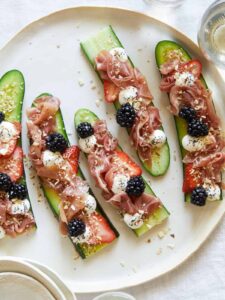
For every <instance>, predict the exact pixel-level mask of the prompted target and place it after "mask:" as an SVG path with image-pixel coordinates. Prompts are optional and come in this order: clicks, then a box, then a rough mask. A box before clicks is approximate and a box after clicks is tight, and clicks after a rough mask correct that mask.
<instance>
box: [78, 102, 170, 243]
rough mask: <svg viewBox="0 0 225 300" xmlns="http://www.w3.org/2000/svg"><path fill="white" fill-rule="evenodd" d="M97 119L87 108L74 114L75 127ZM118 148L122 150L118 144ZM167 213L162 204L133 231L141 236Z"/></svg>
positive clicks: (147, 187)
mask: <svg viewBox="0 0 225 300" xmlns="http://www.w3.org/2000/svg"><path fill="white" fill-rule="evenodd" d="M97 120H98V117H97V116H96V115H95V114H94V113H93V112H92V111H90V110H89V109H85V108H82V109H79V110H78V111H77V112H76V113H75V116H74V124H75V128H77V126H78V125H79V124H80V123H82V122H89V123H90V124H94V123H95V122H96V121H97ZM119 148H120V149H121V150H122V148H121V147H120V146H119ZM143 179H144V178H143ZM144 181H145V185H146V187H145V192H146V193H148V194H150V195H154V196H155V194H154V192H153V190H152V189H151V187H150V186H149V185H148V183H147V182H146V180H145V179H144ZM169 215H170V213H169V212H168V210H167V209H166V208H165V207H164V206H161V207H160V208H158V209H157V210H156V211H155V212H154V214H152V215H151V216H150V217H149V218H148V219H147V220H145V222H144V224H143V225H142V226H141V227H140V228H138V229H133V231H134V233H135V234H136V235H137V236H138V237H139V236H142V235H143V234H144V233H146V232H148V231H149V230H150V229H151V228H153V227H154V226H156V225H158V224H161V223H162V222H163V221H164V220H165V219H167V218H168V217H169Z"/></svg>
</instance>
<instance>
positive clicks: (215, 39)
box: [198, 0, 225, 68]
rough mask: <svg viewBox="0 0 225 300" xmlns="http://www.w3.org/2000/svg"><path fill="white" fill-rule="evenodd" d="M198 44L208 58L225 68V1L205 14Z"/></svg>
mask: <svg viewBox="0 0 225 300" xmlns="http://www.w3.org/2000/svg"><path fill="white" fill-rule="evenodd" d="M198 43H199V46H200V48H201V50H202V52H203V54H204V55H205V56H206V58H208V59H209V60H212V61H213V62H214V63H216V64H217V65H218V66H220V67H222V68H225V1H221V0H219V1H216V2H214V3H213V4H212V5H211V6H210V7H209V8H208V9H207V10H206V12H205V13H204V15H203V18H202V21H201V26H200V29H199V32H198Z"/></svg>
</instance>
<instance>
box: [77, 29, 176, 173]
mask: <svg viewBox="0 0 225 300" xmlns="http://www.w3.org/2000/svg"><path fill="white" fill-rule="evenodd" d="M80 45H81V49H82V51H83V52H84V54H85V56H86V57H87V59H88V61H89V62H90V64H91V65H92V66H93V68H94V69H95V71H96V73H97V75H98V77H99V78H100V80H101V77H100V74H99V73H98V72H97V70H96V68H95V61H94V58H95V57H96V56H97V55H98V53H99V52H100V51H101V50H103V49H104V50H108V51H109V50H111V49H112V48H115V47H122V48H124V47H123V45H122V43H121V42H120V40H119V38H118V37H117V35H116V33H115V31H114V30H113V28H112V26H108V27H106V28H104V29H103V30H101V31H100V32H99V33H98V34H97V35H96V36H95V37H93V38H91V39H89V40H87V41H85V42H83V43H81V44H80ZM129 62H130V64H131V65H132V66H133V67H134V64H133V62H132V60H131V59H130V58H129ZM101 81H102V80H101ZM114 106H115V108H116V109H118V108H119V107H120V104H119V102H118V101H116V102H115V103H114ZM161 129H162V130H163V127H162V128H161ZM128 133H129V132H128ZM137 155H138V157H139V160H140V161H141V163H142V165H143V167H144V168H145V170H146V171H147V172H148V173H150V174H151V175H152V176H153V177H158V176H162V175H164V174H165V173H166V171H167V170H168V168H169V165H170V148H169V144H168V142H166V143H165V145H164V146H163V147H162V148H161V149H160V150H159V149H156V150H154V151H153V153H152V155H151V156H152V157H153V159H152V164H151V165H150V166H149V165H147V164H146V163H145V162H144V161H143V160H142V159H141V157H140V156H139V153H137Z"/></svg>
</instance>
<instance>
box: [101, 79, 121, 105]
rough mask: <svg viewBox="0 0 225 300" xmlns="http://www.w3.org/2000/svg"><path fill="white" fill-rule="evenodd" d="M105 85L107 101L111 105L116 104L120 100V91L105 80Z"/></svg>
mask: <svg viewBox="0 0 225 300" xmlns="http://www.w3.org/2000/svg"><path fill="white" fill-rule="evenodd" d="M103 85H104V96H105V101H106V102H109V103H112V102H115V101H116V100H117V98H118V95H119V92H120V89H119V88H118V87H117V86H116V85H115V84H114V83H113V82H110V81H108V80H104V82H103Z"/></svg>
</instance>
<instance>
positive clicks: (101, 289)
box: [0, 5, 225, 294]
mask: <svg viewBox="0 0 225 300" xmlns="http://www.w3.org/2000/svg"><path fill="white" fill-rule="evenodd" d="M79 9H81V10H82V9H87V10H99V9H106V10H109V11H110V10H114V11H122V12H123V13H126V12H127V13H130V14H134V15H139V17H141V16H143V17H145V18H148V19H150V20H151V21H152V22H155V23H158V24H159V25H161V26H166V27H167V28H168V29H169V30H170V31H173V32H174V33H175V34H176V35H179V36H180V37H181V38H182V39H184V40H185V41H186V42H187V43H188V44H191V47H192V48H195V50H197V51H200V49H199V47H198V45H197V44H196V42H194V41H193V40H192V39H191V38H189V37H188V36H186V35H185V34H184V33H182V32H181V31H179V30H177V29H176V28H174V27H173V26H171V25H169V24H167V23H165V22H163V21H160V20H158V19H157V18H155V17H152V16H151V14H148V13H144V12H141V11H138V10H135V9H130V8H124V7H121V6H113V5H112V6H111V5H110V6H104V5H72V6H70V7H66V8H63V9H59V10H55V11H53V12H50V13H48V14H46V15H44V16H42V17H38V18H35V19H34V20H33V21H31V22H30V23H28V24H26V25H25V26H23V27H22V28H21V29H19V30H18V31H17V32H16V33H15V34H14V35H13V36H12V37H10V38H9V39H8V40H7V41H6V42H5V43H4V44H3V46H2V47H0V52H1V51H3V50H4V48H5V47H7V46H8V44H10V43H11V42H13V40H14V39H15V38H16V37H17V36H18V35H19V34H21V33H22V32H24V31H25V30H27V29H28V28H29V27H30V26H33V25H35V23H38V22H40V21H44V20H45V19H48V18H49V17H54V16H55V15H57V14H59V13H63V12H67V11H70V10H79ZM202 55H203V54H202ZM207 63H208V64H210V65H211V66H212V67H213V72H215V73H216V76H218V77H219V78H220V80H221V81H223V82H225V78H223V77H222V75H221V73H220V72H219V70H218V68H217V66H216V65H213V64H212V63H211V62H210V61H208V62H207ZM222 200H224V197H223V199H222ZM224 216H225V209H224V211H223V212H222V213H221V215H220V217H219V218H218V219H216V221H213V225H212V226H211V228H210V229H209V230H208V231H207V233H205V234H204V237H203V239H202V240H201V242H200V243H198V244H197V245H194V246H193V247H192V248H191V251H190V252H189V254H188V255H186V256H185V257H184V258H183V259H182V260H180V261H179V262H178V263H177V264H176V265H174V266H171V265H169V266H167V267H166V268H165V269H164V270H163V271H161V272H160V273H159V274H153V275H152V276H146V277H144V278H143V277H141V278H136V280H135V282H134V280H133V279H132V278H128V281H127V283H126V284H125V283H124V281H122V284H118V283H117V284H116V285H114V286H112V287H106V288H104V287H100V286H97V287H96V288H95V287H93V286H91V288H89V289H88V290H87V289H86V290H84V289H83V288H82V287H81V288H79V287H78V289H77V288H76V286H74V284H71V281H68V280H65V283H66V285H67V286H68V287H69V288H70V289H71V290H72V291H73V293H80V294H85V293H97V292H106V291H113V290H119V289H126V288H130V287H135V286H139V285H141V284H144V283H147V282H150V281H152V280H154V279H157V278H159V277H161V276H163V275H166V274H168V273H169V272H172V271H174V270H176V269H177V268H179V267H180V266H182V264H184V263H185V262H186V261H187V260H188V259H189V258H191V257H192V256H193V255H194V254H195V253H196V252H197V251H198V250H199V249H200V248H201V247H202V246H203V244H204V243H205V242H206V241H207V239H208V238H209V237H210V236H211V235H212V233H213V232H214V230H215V229H216V227H217V226H218V225H219V224H220V223H221V222H222V220H223V217H224ZM2 258H3V257H2ZM2 258H0V260H1V259H2ZM5 258H7V259H11V258H13V259H16V261H18V262H21V260H23V258H21V257H16V256H5ZM31 261H32V260H31ZM22 262H25V261H22ZM25 263H26V262H25ZM38 263H39V262H38ZM41 264H42V265H43V266H45V267H47V268H48V266H47V265H45V264H43V263H41ZM32 267H34V266H33V265H32ZM54 272H55V271H54ZM56 274H57V273H56ZM134 277H135V275H134ZM109 284H110V281H109Z"/></svg>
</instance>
